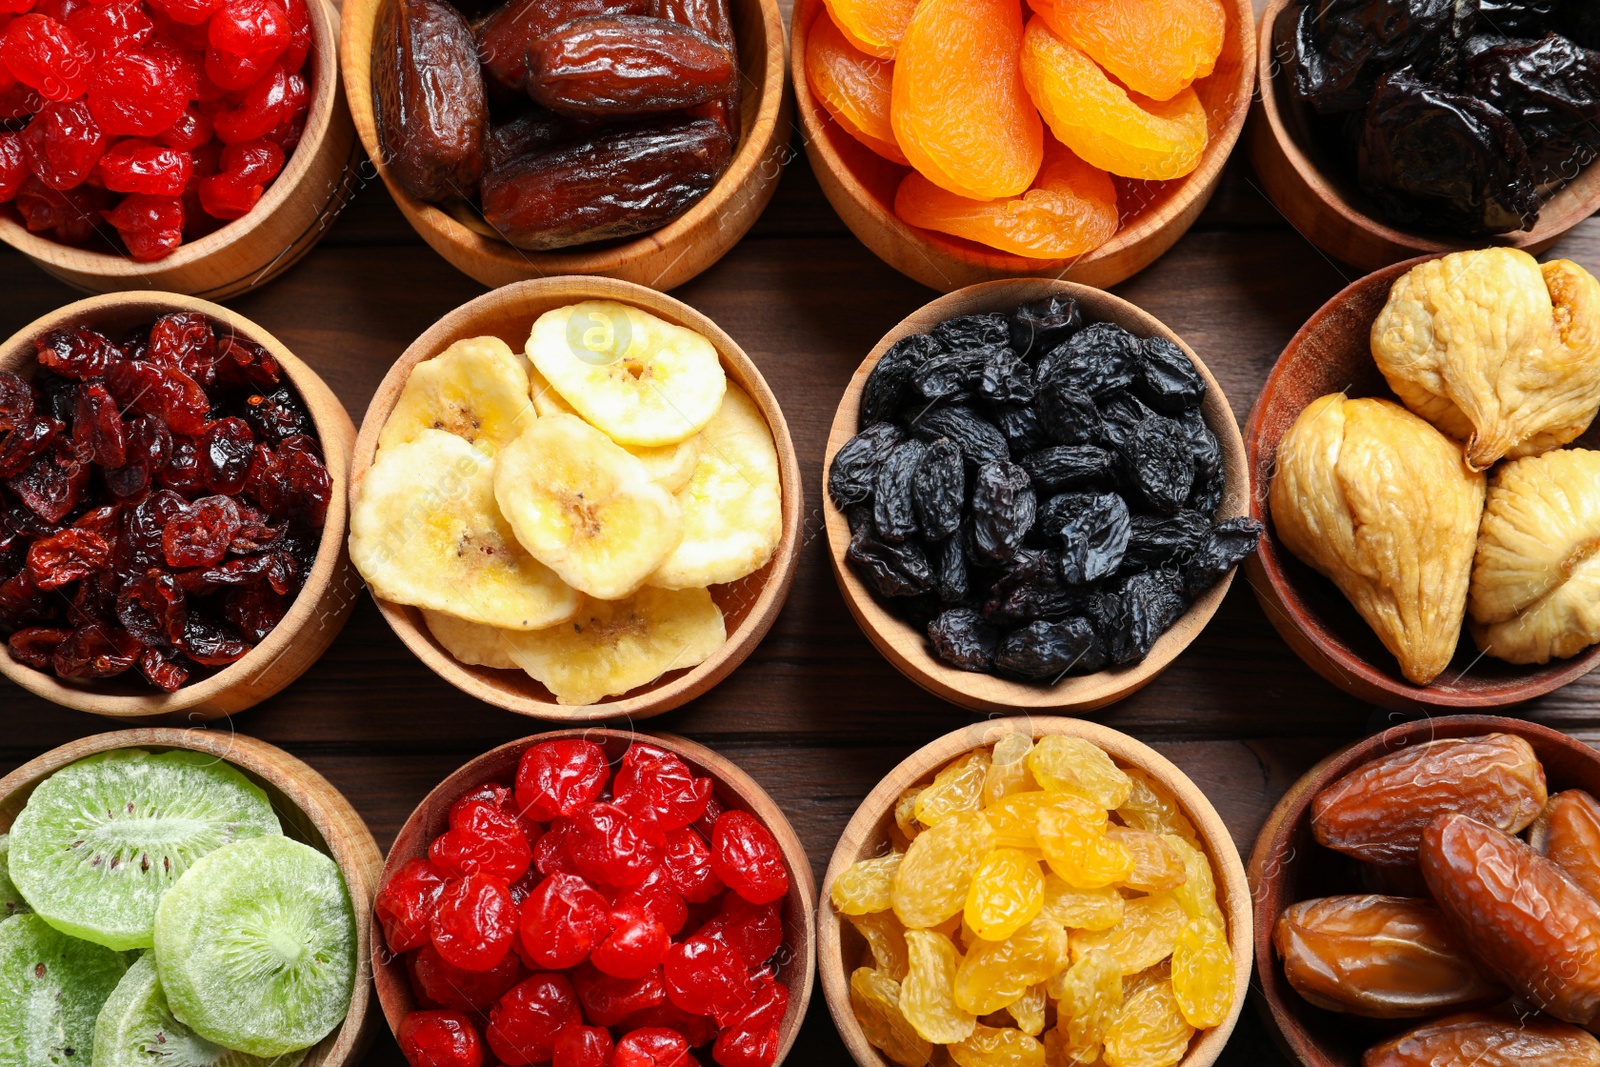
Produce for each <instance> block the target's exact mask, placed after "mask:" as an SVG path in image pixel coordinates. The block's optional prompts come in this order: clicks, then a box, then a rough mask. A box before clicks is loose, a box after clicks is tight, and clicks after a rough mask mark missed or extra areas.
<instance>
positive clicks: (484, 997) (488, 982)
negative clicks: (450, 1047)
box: [406, 944, 527, 1012]
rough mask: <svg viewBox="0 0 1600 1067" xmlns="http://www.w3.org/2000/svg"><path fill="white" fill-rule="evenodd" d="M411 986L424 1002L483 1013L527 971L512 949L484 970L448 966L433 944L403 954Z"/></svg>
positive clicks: (441, 1006)
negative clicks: (465, 969)
mask: <svg viewBox="0 0 1600 1067" xmlns="http://www.w3.org/2000/svg"><path fill="white" fill-rule="evenodd" d="M406 966H407V968H408V969H409V970H410V972H411V988H412V990H413V991H414V992H415V993H416V994H417V999H418V1000H420V1001H422V1002H423V1003H425V1004H429V1005H432V1006H435V1007H440V1008H450V1009H452V1010H454V1011H465V1012H483V1011H488V1010H489V1008H490V1006H491V1005H493V1004H494V1002H495V1001H497V1000H499V999H500V998H501V997H503V996H505V993H506V990H508V989H510V988H511V987H512V986H514V985H516V984H517V983H518V982H519V981H521V980H522V978H523V976H524V975H525V974H526V973H527V972H526V971H524V970H523V968H522V961H521V960H520V959H518V958H517V954H516V953H515V952H508V953H506V958H505V959H503V960H501V961H500V963H499V965H498V966H496V967H493V968H491V969H490V970H487V971H463V970H462V969H461V968H460V967H454V966H451V965H450V964H449V963H447V962H446V961H445V959H444V957H443V956H441V955H439V951H438V949H436V948H434V947H433V945H432V944H427V945H423V946H422V947H421V948H420V949H418V950H417V951H416V952H414V953H412V954H411V955H409V956H407V957H406Z"/></svg>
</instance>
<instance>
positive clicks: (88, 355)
mask: <svg viewBox="0 0 1600 1067" xmlns="http://www.w3.org/2000/svg"><path fill="white" fill-rule="evenodd" d="M33 347H34V348H35V349H36V350H37V353H38V359H39V366H41V367H43V368H45V369H46V370H49V371H52V372H54V373H56V374H59V375H60V376H61V377H63V378H72V379H74V380H76V381H80V382H81V381H87V380H89V379H90V378H98V377H100V376H101V375H103V374H105V372H106V369H107V368H108V367H110V365H111V363H112V361H114V360H120V359H121V358H122V350H121V349H119V348H117V346H116V345H114V344H112V343H111V339H110V338H109V337H107V336H105V335H104V334H102V333H98V332H96V331H94V330H91V329H89V328H88V327H87V326H63V327H61V328H59V329H55V330H51V331H50V332H49V333H47V334H45V335H44V336H43V337H40V338H38V339H37V340H35V341H34V342H33Z"/></svg>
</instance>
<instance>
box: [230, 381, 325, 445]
mask: <svg viewBox="0 0 1600 1067" xmlns="http://www.w3.org/2000/svg"><path fill="white" fill-rule="evenodd" d="M244 418H245V421H246V422H248V423H249V424H250V428H251V429H253V430H255V432H256V433H257V434H259V435H260V436H261V437H262V438H263V439H264V440H266V441H268V442H270V443H272V444H277V443H278V442H280V441H282V440H284V439H285V438H288V437H294V436H296V435H301V434H309V433H310V432H311V419H310V418H309V417H308V416H307V415H306V413H305V411H304V410H302V409H301V407H300V403H299V401H297V400H295V398H294V396H293V394H291V393H290V392H289V390H288V389H285V388H278V389H274V390H273V391H272V392H270V393H268V394H266V395H265V396H263V395H261V394H259V393H257V394H255V395H252V396H250V397H247V398H246V399H245V410H244Z"/></svg>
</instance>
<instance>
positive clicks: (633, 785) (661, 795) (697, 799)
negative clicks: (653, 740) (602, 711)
mask: <svg viewBox="0 0 1600 1067" xmlns="http://www.w3.org/2000/svg"><path fill="white" fill-rule="evenodd" d="M711 785H712V783H711V779H710V778H697V777H695V775H694V774H693V773H692V772H691V771H690V770H689V768H688V766H687V765H686V764H685V763H684V762H683V760H681V759H679V758H678V757H677V756H676V755H674V754H673V753H671V752H668V751H667V750H665V749H663V748H657V747H656V746H655V745H647V744H644V743H637V744H635V745H633V747H631V748H629V749H628V751H627V752H625V753H624V754H623V756H622V765H621V766H620V767H619V768H618V769H617V778H616V781H615V782H614V783H613V785H612V793H613V794H614V796H615V797H616V798H617V799H618V800H619V801H620V800H621V799H622V798H623V797H627V796H634V795H637V796H639V797H640V798H641V799H642V800H644V801H645V802H646V803H648V804H649V806H650V808H651V809H652V810H653V811H654V812H655V815H656V824H657V825H658V826H660V827H661V829H663V830H675V829H678V828H679V827H683V826H688V825H689V824H690V823H692V822H694V821H695V820H696V819H698V818H699V817H700V816H701V815H703V814H704V813H705V810H706V803H707V802H708V801H709V800H710V799H711Z"/></svg>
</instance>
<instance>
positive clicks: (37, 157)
mask: <svg viewBox="0 0 1600 1067" xmlns="http://www.w3.org/2000/svg"><path fill="white" fill-rule="evenodd" d="M337 26H338V15H337V14H336V13H335V12H334V10H333V8H331V7H330V6H328V5H327V4H326V3H325V0H11V2H9V3H7V4H5V5H4V7H3V13H0V240H3V241H5V242H6V243H7V244H9V245H11V246H13V247H15V248H17V249H18V250H19V251H21V252H23V253H24V254H26V255H27V256H29V257H30V258H32V259H33V260H34V261H35V262H36V263H38V264H39V265H40V266H41V267H43V268H44V269H45V270H46V271H49V272H50V273H51V274H54V275H55V276H57V277H59V278H61V279H62V280H63V281H66V282H67V283H69V284H71V285H75V286H77V287H79V288H82V289H88V290H91V291H95V292H111V291H118V290H124V289H133V288H139V289H163V290H171V291H176V292H183V293H193V294H196V295H201V296H206V297H210V298H213V299H220V298H223V297H227V296H232V295H236V294H238V293H240V292H243V291H245V290H247V289H251V288H254V287H255V286H257V285H260V284H262V283H263V282H265V281H267V280H268V279H270V278H272V277H274V276H276V275H277V274H278V273H279V272H280V271H282V270H283V269H285V268H286V267H288V266H289V265H290V264H292V263H294V262H295V261H296V260H298V259H299V258H300V256H301V255H303V254H304V253H305V252H306V251H308V250H309V249H310V248H311V246H312V245H314V244H315V243H316V241H317V240H318V239H319V238H320V237H321V235H322V234H323V233H325V232H326V231H327V228H328V226H327V223H328V221H329V220H330V219H331V217H332V216H333V215H335V214H337V212H338V210H339V209H340V208H341V207H342V206H343V203H344V200H345V199H346V198H347V196H348V187H347V185H346V183H345V182H344V181H343V176H344V172H345V169H346V167H347V166H348V164H349V163H350V160H351V156H352V152H353V150H354V148H355V133H354V127H353V126H352V124H351V121H350V116H349V113H348V110H347V109H346V107H345V104H344V96H343V93H342V91H341V89H340V82H339V62H338V28H337Z"/></svg>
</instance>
